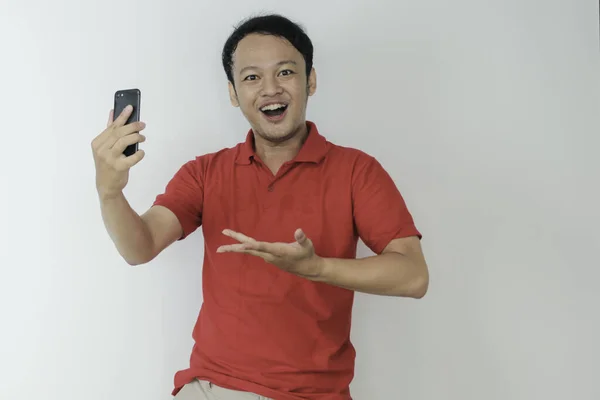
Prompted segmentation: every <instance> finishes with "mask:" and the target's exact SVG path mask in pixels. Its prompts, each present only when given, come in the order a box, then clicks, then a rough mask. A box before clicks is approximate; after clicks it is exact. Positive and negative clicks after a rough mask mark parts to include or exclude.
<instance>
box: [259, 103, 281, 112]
mask: <svg viewBox="0 0 600 400" xmlns="http://www.w3.org/2000/svg"><path fill="white" fill-rule="evenodd" d="M282 107H285V104H270V105H268V106H264V107H263V108H261V109H260V110H261V111H273V110H277V109H278V108H282Z"/></svg>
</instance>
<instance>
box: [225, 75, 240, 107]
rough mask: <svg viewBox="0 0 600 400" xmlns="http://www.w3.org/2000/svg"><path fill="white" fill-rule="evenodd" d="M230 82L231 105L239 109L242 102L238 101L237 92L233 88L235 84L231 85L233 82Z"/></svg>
mask: <svg viewBox="0 0 600 400" xmlns="http://www.w3.org/2000/svg"><path fill="white" fill-rule="evenodd" d="M228 82H229V100H230V101H231V105H232V106H234V107H239V106H240V102H239V101H238V98H237V93H236V92H235V87H234V86H233V83H231V81H228Z"/></svg>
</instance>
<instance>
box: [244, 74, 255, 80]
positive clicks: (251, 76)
mask: <svg viewBox="0 0 600 400" xmlns="http://www.w3.org/2000/svg"><path fill="white" fill-rule="evenodd" d="M256 78H258V77H257V76H256V75H248V76H247V77H245V78H244V80H245V81H254V80H256Z"/></svg>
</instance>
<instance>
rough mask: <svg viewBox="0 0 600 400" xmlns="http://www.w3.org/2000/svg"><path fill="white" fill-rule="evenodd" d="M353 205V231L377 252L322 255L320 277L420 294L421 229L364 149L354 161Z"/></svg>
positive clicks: (423, 273)
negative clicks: (359, 256) (350, 256)
mask: <svg viewBox="0 0 600 400" xmlns="http://www.w3.org/2000/svg"><path fill="white" fill-rule="evenodd" d="M352 203H353V213H354V222H355V226H356V229H357V232H358V235H359V236H360V238H361V239H362V240H363V242H364V243H365V244H366V245H367V247H369V249H371V251H373V253H375V254H377V255H376V256H373V257H367V258H362V259H354V260H347V259H343V260H342V259H324V260H323V262H322V264H323V265H322V268H321V269H320V270H321V271H322V274H321V278H319V279H322V280H323V281H325V282H329V283H331V284H333V285H338V286H341V287H345V288H348V289H353V290H357V291H360V292H366V293H372V294H380V295H389V296H401V297H412V298H421V297H423V296H424V295H425V293H426V292H427V288H428V285H429V272H428V268H427V264H426V262H425V257H424V255H423V252H422V249H421V243H420V239H421V233H420V232H419V231H418V230H417V228H416V226H415V224H414V221H413V218H412V215H411V213H410V212H409V210H408V208H407V206H406V203H405V201H404V198H403V196H402V195H401V193H400V191H399V190H398V188H397V186H396V184H395V183H394V181H393V179H392V178H391V176H390V175H389V174H388V172H387V171H386V170H385V169H384V168H383V166H382V165H381V164H380V163H379V162H378V161H377V160H376V159H375V158H373V157H371V156H369V155H367V154H365V153H360V154H359V156H358V157H357V160H356V162H355V168H354V172H353V178H352Z"/></svg>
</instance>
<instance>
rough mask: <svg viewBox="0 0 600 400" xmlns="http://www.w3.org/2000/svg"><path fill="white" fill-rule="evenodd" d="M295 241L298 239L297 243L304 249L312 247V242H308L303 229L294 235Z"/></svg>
mask: <svg viewBox="0 0 600 400" xmlns="http://www.w3.org/2000/svg"><path fill="white" fill-rule="evenodd" d="M294 239H296V242H298V244H300V245H301V246H303V247H306V246H310V240H308V238H307V237H306V235H305V234H304V232H303V231H302V229H298V230H296V232H295V233H294Z"/></svg>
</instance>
